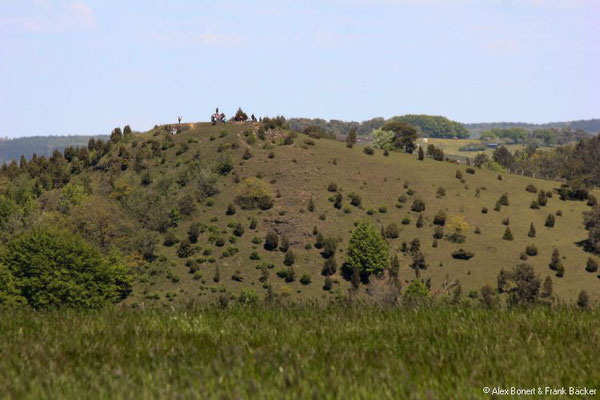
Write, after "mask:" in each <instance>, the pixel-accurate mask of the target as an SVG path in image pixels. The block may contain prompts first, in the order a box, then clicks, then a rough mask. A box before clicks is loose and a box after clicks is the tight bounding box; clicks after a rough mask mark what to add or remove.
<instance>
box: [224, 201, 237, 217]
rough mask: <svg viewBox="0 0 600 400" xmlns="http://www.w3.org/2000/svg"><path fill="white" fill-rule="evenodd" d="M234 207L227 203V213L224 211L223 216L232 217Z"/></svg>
mask: <svg viewBox="0 0 600 400" xmlns="http://www.w3.org/2000/svg"><path fill="white" fill-rule="evenodd" d="M235 211H236V209H235V206H234V205H233V203H229V205H228V206H227V211H225V214H227V215H234V214H235Z"/></svg>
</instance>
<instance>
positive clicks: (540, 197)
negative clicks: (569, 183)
mask: <svg viewBox="0 0 600 400" xmlns="http://www.w3.org/2000/svg"><path fill="white" fill-rule="evenodd" d="M538 203H539V204H540V206H542V207H544V206H545V205H546V204H547V203H548V199H547V198H546V193H545V192H544V191H543V190H540V191H539V193H538Z"/></svg>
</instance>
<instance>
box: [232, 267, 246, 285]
mask: <svg viewBox="0 0 600 400" xmlns="http://www.w3.org/2000/svg"><path fill="white" fill-rule="evenodd" d="M231 280H234V281H236V282H243V281H244V277H243V276H242V271H240V270H239V269H238V270H236V271H235V272H234V273H233V275H231Z"/></svg>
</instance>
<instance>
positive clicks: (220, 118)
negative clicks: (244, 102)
mask: <svg viewBox="0 0 600 400" xmlns="http://www.w3.org/2000/svg"><path fill="white" fill-rule="evenodd" d="M233 120H234V121H236V122H247V121H251V122H257V119H256V116H255V115H254V114H252V115H251V116H250V118H248V115H247V114H246V113H245V112H243V111H242V109H241V108H240V109H238V111H237V113H236V114H235V116H234V117H233ZM210 122H212V124H213V125H216V124H218V123H223V124H226V123H227V118H226V117H225V113H223V112H219V107H217V108H216V109H215V113H214V114H213V115H211V117H210Z"/></svg>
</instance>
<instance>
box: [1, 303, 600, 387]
mask: <svg viewBox="0 0 600 400" xmlns="http://www.w3.org/2000/svg"><path fill="white" fill-rule="evenodd" d="M599 317H600V311H598V310H595V311H581V310H575V309H571V308H559V309H553V310H551V309H547V308H543V307H536V308H530V309H512V310H505V309H492V310H488V309H483V308H475V307H450V306H443V307H435V308H415V309H409V308H377V307H367V306H360V305H358V304H343V305H331V306H329V307H316V306H293V307H287V308H286V307H281V306H273V307H268V306H265V307H242V306H236V307H230V308H228V309H224V310H221V309H218V308H212V309H210V308H196V307H194V306H190V307H178V308H170V309H169V308H164V309H158V308H154V309H145V310H130V309H126V310H116V309H112V310H103V311H96V312H76V311H66V310H62V311H48V312H33V311H13V312H2V313H0V338H2V343H1V344H0V370H1V371H2V373H1V374H0V393H1V395H0V397H2V398H19V399H27V398H36V399H38V398H55V399H56V398H76V399H86V398H94V399H96V398H107V399H108V398H110V399H119V398H153V399H154V398H169V399H173V398H273V399H280V398H319V399H321V398H374V399H375V398H377V399H380V398H395V399H406V398H417V399H421V398H422V399H438V398H446V399H450V398H454V399H470V398H491V397H489V396H487V395H484V394H483V391H482V390H483V387H485V386H491V387H494V386H502V387H506V386H516V387H532V386H533V387H538V386H553V387H561V386H587V387H588V388H590V387H592V388H593V387H596V386H595V385H597V384H598V382H599V377H600V362H599V360H598V348H600V334H599V332H600V318H599Z"/></svg>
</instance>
